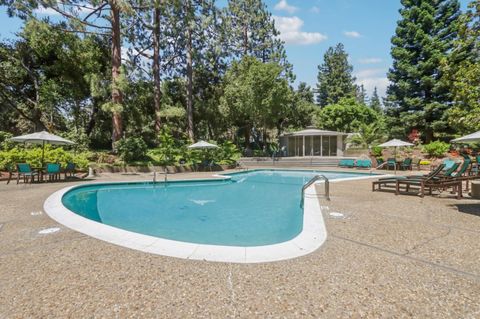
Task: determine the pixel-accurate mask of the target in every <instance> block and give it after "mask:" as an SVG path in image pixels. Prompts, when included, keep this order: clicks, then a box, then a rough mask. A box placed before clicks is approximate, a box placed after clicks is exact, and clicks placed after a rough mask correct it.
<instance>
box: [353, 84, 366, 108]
mask: <svg viewBox="0 0 480 319" xmlns="http://www.w3.org/2000/svg"><path fill="white" fill-rule="evenodd" d="M356 98H357V101H358V103H362V104H367V99H368V97H367V90H365V87H364V86H363V84H360V85H357V86H356Z"/></svg>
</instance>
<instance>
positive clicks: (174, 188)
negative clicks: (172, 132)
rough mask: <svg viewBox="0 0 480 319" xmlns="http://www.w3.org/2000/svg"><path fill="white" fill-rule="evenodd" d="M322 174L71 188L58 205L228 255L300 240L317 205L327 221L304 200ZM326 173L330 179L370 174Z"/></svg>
mask: <svg viewBox="0 0 480 319" xmlns="http://www.w3.org/2000/svg"><path fill="white" fill-rule="evenodd" d="M319 173H320V172H318V171H317V172H315V171H304V170H295V171H294V170H253V171H246V172H240V173H232V174H225V175H223V178H222V179H212V180H190V181H173V182H167V183H147V182H139V183H114V184H112V183H110V184H105V183H99V184H90V185H81V186H77V187H73V188H69V189H66V190H64V191H63V192H62V193H61V196H60V197H59V199H60V203H57V206H58V204H61V206H63V207H64V208H66V210H67V211H68V212H70V213H73V214H75V215H77V217H80V218H81V219H88V220H89V221H90V222H94V223H95V224H96V225H95V226H96V227H97V228H98V226H99V225H104V226H109V228H106V230H112V228H114V229H116V230H124V231H126V232H128V233H125V234H126V235H128V236H127V237H128V238H130V237H132V236H133V237H135V234H140V235H142V236H146V237H147V238H149V239H150V240H154V241H155V240H159V241H161V240H165V241H167V243H168V242H169V243H170V244H171V243H172V242H175V243H177V244H178V243H180V245H182V244H183V245H188V244H190V245H193V246H195V247H196V250H198V247H199V246H202V247H217V248H220V247H221V248H222V249H223V251H226V250H228V248H231V249H233V250H235V249H236V248H241V249H247V248H252V249H253V248H256V247H265V248H267V247H269V246H275V245H281V244H282V243H287V242H289V241H292V240H294V239H298V237H301V236H300V235H301V234H302V233H303V232H305V230H306V228H308V227H311V226H312V225H307V224H306V217H307V216H306V212H307V210H308V209H309V207H311V206H312V205H313V206H312V207H313V211H315V212H314V213H313V214H317V215H318V216H320V218H321V213H320V207H319V206H318V199H317V198H314V200H313V202H317V206H318V207H317V206H315V205H314V203H313V202H310V201H306V202H305V210H304V209H303V208H302V207H300V202H301V188H302V185H304V184H305V183H306V182H307V181H308V180H310V179H311V178H312V177H313V176H315V175H317V174H319ZM321 173H322V174H324V175H325V176H326V177H328V178H329V179H330V180H341V179H351V178H361V177H365V176H370V174H366V173H343V172H321ZM311 192H315V188H312V189H311ZM57 197H58V196H57ZM57 200H58V198H57ZM46 210H47V209H46ZM47 213H48V210H47ZM54 215H55V214H54ZM315 218H316V217H314V219H315ZM54 219H55V217H54ZM74 219H75V218H74ZM316 219H318V218H316ZM318 223H319V222H318V220H317V224H318ZM312 224H315V223H313V222H312ZM321 224H322V225H320V226H319V227H317V228H318V229H320V228H322V229H324V226H323V219H322V220H321ZM313 226H315V225H313ZM317 226H318V225H317ZM73 228H74V229H76V228H75V227H73ZM318 229H317V230H316V231H317V232H318V231H319V230H318ZM77 230H78V229H77ZM307 231H308V229H307ZM90 233H91V232H90ZM107 233H108V232H107ZM125 234H124V235H125ZM132 234H133V235H132ZM129 236H130V237H129ZM325 236H326V234H325ZM94 237H97V238H98V234H97V236H94ZM317 237H319V238H320V237H322V235H321V234H320V235H319V234H317ZM101 239H102V238H101ZM103 239H104V238H103ZM109 239H110V240H109ZM130 239H131V240H130V242H131V243H133V242H134V241H135V240H134V238H130ZM104 240H105V239H104ZM106 240H107V241H111V242H114V241H112V240H111V238H107V239H106ZM127 242H128V240H127ZM116 243H118V242H116ZM144 245H145V247H149V246H152V245H153V243H152V244H151V245H148V244H146V243H144ZM127 246H128V245H127ZM245 259H246V257H245Z"/></svg>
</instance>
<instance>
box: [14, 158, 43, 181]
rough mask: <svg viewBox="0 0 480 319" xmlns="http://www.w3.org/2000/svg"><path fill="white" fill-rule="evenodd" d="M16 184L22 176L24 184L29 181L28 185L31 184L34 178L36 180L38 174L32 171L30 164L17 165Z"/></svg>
mask: <svg viewBox="0 0 480 319" xmlns="http://www.w3.org/2000/svg"><path fill="white" fill-rule="evenodd" d="M16 166H17V184H18V183H19V181H20V177H22V176H23V182H24V183H26V182H28V180H30V183H33V182H34V180H35V176H37V179H38V176H39V175H38V172H36V171H34V170H32V167H31V166H30V164H27V163H18V164H17V165H16Z"/></svg>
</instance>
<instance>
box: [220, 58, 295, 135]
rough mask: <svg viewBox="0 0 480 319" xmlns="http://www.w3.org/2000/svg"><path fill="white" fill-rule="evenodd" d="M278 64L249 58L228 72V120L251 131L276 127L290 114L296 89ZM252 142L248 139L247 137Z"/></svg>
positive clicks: (225, 100)
mask: <svg viewBox="0 0 480 319" xmlns="http://www.w3.org/2000/svg"><path fill="white" fill-rule="evenodd" d="M281 73H282V68H281V66H279V65H278V64H275V63H262V62H260V61H258V60H257V59H255V58H251V57H245V58H243V59H242V60H241V61H240V62H234V63H233V65H232V67H231V69H230V70H228V71H227V73H226V75H225V87H224V95H223V97H222V98H221V110H222V111H223V112H224V114H226V117H227V119H228V120H229V121H230V123H232V125H235V126H236V127H239V128H244V131H245V132H246V133H247V134H249V132H250V129H251V128H252V127H258V128H263V129H268V128H274V127H276V125H277V124H278V122H279V121H280V120H281V119H282V118H284V117H285V116H286V115H287V113H288V106H289V104H290V103H291V102H292V98H293V96H292V91H291V88H290V87H289V85H288V82H287V80H285V79H284V78H282V76H281ZM246 140H247V141H248V138H246Z"/></svg>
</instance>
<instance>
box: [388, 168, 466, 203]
mask: <svg viewBox="0 0 480 319" xmlns="http://www.w3.org/2000/svg"><path fill="white" fill-rule="evenodd" d="M470 162H471V161H470V159H465V160H464V162H463V163H462V166H461V167H460V170H458V171H457V168H458V167H459V166H460V164H459V163H455V164H454V165H453V166H452V167H450V168H449V169H448V170H447V171H445V172H443V173H441V174H438V175H436V176H430V177H428V178H424V179H404V180H400V179H399V180H397V181H396V185H395V194H396V195H398V194H400V188H401V186H402V185H403V186H405V191H406V192H409V191H410V188H411V187H412V186H413V187H414V189H418V190H419V195H420V197H424V196H425V190H426V189H428V190H429V194H432V190H433V189H442V190H445V189H447V188H449V187H452V189H453V190H454V191H455V192H456V193H457V199H459V198H461V197H462V181H463V180H462V178H460V177H461V176H462V175H463V174H464V173H465V172H466V170H467V169H468V167H469V166H470Z"/></svg>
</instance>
